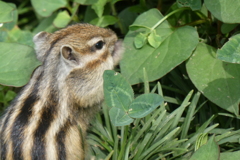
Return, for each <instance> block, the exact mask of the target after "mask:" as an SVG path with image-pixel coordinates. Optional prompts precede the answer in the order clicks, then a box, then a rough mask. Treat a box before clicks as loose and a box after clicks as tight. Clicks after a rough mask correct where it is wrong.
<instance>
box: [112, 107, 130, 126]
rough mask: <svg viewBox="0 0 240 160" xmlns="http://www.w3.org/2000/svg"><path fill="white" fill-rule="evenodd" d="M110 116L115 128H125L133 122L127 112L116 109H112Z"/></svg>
mask: <svg viewBox="0 0 240 160" xmlns="http://www.w3.org/2000/svg"><path fill="white" fill-rule="evenodd" d="M109 115H110V119H111V122H112V124H113V125H114V126H125V125H129V124H130V123H132V122H133V119H132V118H130V117H129V116H128V114H127V113H126V112H124V111H123V110H122V109H119V108H116V107H112V108H111V109H110V111H109Z"/></svg>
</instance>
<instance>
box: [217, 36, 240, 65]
mask: <svg viewBox="0 0 240 160" xmlns="http://www.w3.org/2000/svg"><path fill="white" fill-rule="evenodd" d="M217 58H218V59H220V60H222V61H225V62H230V63H240V34H238V35H235V36H233V37H231V38H230V39H229V41H228V42H227V43H225V44H224V46H223V47H222V48H221V49H218V50H217Z"/></svg>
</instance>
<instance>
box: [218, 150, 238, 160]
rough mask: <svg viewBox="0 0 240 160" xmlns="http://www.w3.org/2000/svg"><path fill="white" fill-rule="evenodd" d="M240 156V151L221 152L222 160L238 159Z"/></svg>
mask: <svg viewBox="0 0 240 160" xmlns="http://www.w3.org/2000/svg"><path fill="white" fill-rule="evenodd" d="M239 157H240V151H236V152H224V153H221V154H220V160H236V159H239Z"/></svg>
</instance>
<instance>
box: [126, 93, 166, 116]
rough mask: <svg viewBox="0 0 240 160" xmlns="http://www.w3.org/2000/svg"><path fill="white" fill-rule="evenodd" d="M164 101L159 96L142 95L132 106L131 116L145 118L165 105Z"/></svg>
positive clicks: (151, 94) (130, 109)
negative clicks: (162, 104)
mask: <svg viewBox="0 0 240 160" xmlns="http://www.w3.org/2000/svg"><path fill="white" fill-rule="evenodd" d="M163 101H164V100H163V98H162V97H161V96H160V95H158V94H153V93H149V94H142V95H141V96H139V97H137V98H136V99H135V100H134V101H133V102H132V104H131V105H130V107H129V112H128V113H129V116H130V117H133V118H142V117H145V116H146V115H148V114H149V113H151V112H152V111H153V110H154V109H156V108H157V107H158V106H159V105H160V104H161V103H163Z"/></svg>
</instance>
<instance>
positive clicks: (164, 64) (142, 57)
mask: <svg viewBox="0 0 240 160" xmlns="http://www.w3.org/2000/svg"><path fill="white" fill-rule="evenodd" d="M162 18H163V15H162V14H161V13H160V12H159V11H158V10H156V9H151V10H149V11H147V12H144V13H143V14H141V15H140V16H139V17H138V18H137V19H136V20H135V22H134V24H133V25H136V26H146V28H152V27H153V26H154V25H155V24H156V23H157V22H158V21H159V20H161V19H162ZM142 30H143V29H140V30H137V31H129V32H128V34H127V35H126V37H125V39H124V45H125V54H124V57H123V59H122V61H121V64H120V67H121V72H122V74H123V75H124V76H125V77H126V78H127V80H128V81H129V82H130V83H131V84H136V83H140V82H143V80H144V78H143V77H144V76H143V72H142V70H143V68H145V69H146V72H147V73H148V78H149V81H153V80H156V79H159V78H161V77H162V76H164V75H165V74H167V73H168V72H169V71H171V70H172V69H173V68H175V67H176V66H177V65H179V64H180V63H182V62H183V61H185V60H186V59H187V58H188V57H189V56H190V55H191V54H192V51H193V50H194V49H195V47H196V45H197V44H198V34H197V31H196V29H194V28H193V27H189V26H185V27H181V28H178V29H173V28H172V27H171V26H170V25H169V24H168V22H167V21H164V22H163V23H161V24H160V25H159V26H158V27H157V28H156V29H155V30H156V34H157V35H160V37H161V40H162V42H161V44H160V46H159V47H157V48H153V47H152V46H150V45H149V44H146V45H144V46H143V47H142V48H141V49H136V47H135V45H134V38H135V37H136V35H138V34H139V33H141V32H142Z"/></svg>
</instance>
